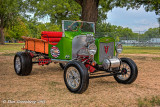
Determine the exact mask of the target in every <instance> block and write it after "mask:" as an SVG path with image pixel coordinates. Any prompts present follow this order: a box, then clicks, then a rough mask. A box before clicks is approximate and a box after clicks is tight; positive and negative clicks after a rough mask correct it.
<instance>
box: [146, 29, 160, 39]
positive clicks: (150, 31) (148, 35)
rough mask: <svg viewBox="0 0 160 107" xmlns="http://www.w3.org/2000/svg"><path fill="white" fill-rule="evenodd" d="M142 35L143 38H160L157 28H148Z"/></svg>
mask: <svg viewBox="0 0 160 107" xmlns="http://www.w3.org/2000/svg"><path fill="white" fill-rule="evenodd" d="M144 35H145V38H160V33H159V28H150V29H148V31H146V32H145V33H144Z"/></svg>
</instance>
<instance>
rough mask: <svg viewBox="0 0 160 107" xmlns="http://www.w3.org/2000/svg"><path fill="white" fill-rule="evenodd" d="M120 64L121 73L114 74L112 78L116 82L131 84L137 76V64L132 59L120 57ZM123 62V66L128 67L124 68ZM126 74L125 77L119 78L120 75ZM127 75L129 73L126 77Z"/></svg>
mask: <svg viewBox="0 0 160 107" xmlns="http://www.w3.org/2000/svg"><path fill="white" fill-rule="evenodd" d="M121 61H122V63H121V66H122V70H121V73H122V75H115V76H114V78H115V80H116V81H117V82H118V83H122V84H131V83H133V82H134V81H135V80H136V78H137V76H138V68H137V65H136V64H135V62H134V61H133V60H132V59H129V58H121ZM123 64H126V66H125V67H127V66H128V69H127V68H125V67H124V66H123ZM124 75H126V79H123V78H122V79H121V77H122V76H124ZM127 75H129V76H128V77H127Z"/></svg>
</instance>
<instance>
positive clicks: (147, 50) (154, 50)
mask: <svg viewBox="0 0 160 107" xmlns="http://www.w3.org/2000/svg"><path fill="white" fill-rule="evenodd" d="M122 53H123V54H160V47H135V46H124V47H123V52H122Z"/></svg>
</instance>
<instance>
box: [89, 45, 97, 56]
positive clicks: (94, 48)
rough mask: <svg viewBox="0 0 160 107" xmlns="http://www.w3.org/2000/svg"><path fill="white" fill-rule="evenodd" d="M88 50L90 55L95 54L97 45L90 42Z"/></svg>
mask: <svg viewBox="0 0 160 107" xmlns="http://www.w3.org/2000/svg"><path fill="white" fill-rule="evenodd" d="M88 52H89V54H90V55H94V54H96V52H97V47H96V45H95V44H93V43H92V44H90V45H89V46H88Z"/></svg>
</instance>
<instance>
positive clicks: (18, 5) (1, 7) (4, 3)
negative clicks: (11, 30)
mask: <svg viewBox="0 0 160 107" xmlns="http://www.w3.org/2000/svg"><path fill="white" fill-rule="evenodd" d="M23 5H24V4H23V0H0V27H3V28H8V27H10V26H12V25H14V24H15V23H16V22H17V17H18V16H19V14H20V12H22V11H23V9H22V7H23Z"/></svg>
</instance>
